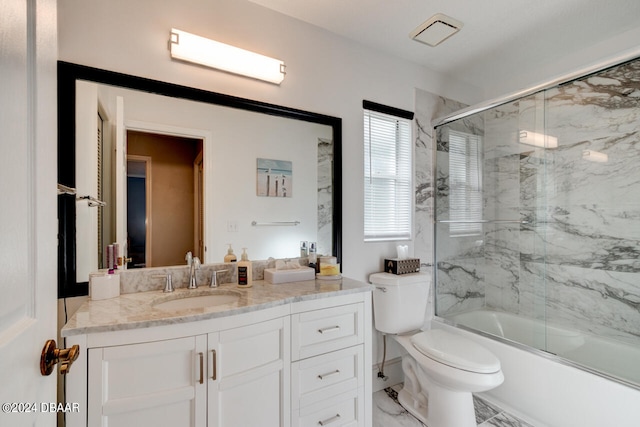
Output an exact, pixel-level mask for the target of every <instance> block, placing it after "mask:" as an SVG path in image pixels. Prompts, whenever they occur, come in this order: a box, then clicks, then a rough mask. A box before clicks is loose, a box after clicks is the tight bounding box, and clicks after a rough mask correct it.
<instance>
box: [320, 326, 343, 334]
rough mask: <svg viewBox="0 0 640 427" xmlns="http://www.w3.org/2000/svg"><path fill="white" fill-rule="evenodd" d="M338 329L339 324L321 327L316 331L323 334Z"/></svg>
mask: <svg viewBox="0 0 640 427" xmlns="http://www.w3.org/2000/svg"><path fill="white" fill-rule="evenodd" d="M339 330H340V326H337V325H336V326H330V327H328V328H322V329H318V332H320V333H321V334H325V333H327V332H334V331H339Z"/></svg>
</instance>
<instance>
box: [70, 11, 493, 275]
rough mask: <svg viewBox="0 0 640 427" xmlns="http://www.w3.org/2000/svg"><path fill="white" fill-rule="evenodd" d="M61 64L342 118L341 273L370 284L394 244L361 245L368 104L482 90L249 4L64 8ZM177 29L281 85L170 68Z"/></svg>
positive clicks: (409, 102)
mask: <svg viewBox="0 0 640 427" xmlns="http://www.w3.org/2000/svg"><path fill="white" fill-rule="evenodd" d="M58 21H59V56H60V59H61V60H63V61H69V62H74V63H79V64H84V65H89V66H93V67H98V68H104V69H109V70H114V71H119V72H124V73H128V74H134V75H139V76H143V77H149V78H153V79H157V80H163V81H168V82H172V83H177V84H183V85H187V86H193V87H198V88H203V89H206V90H211V91H215V92H221V93H228V94H233V95H236V96H241V97H245V98H251V99H257V100H260V101H265V102H270V103H274V104H280V105H285V106H288V107H293V108H300V109H304V110H309V111H314V112H318V113H322V114H328V115H332V116H337V117H341V118H342V120H343V253H344V254H345V257H344V260H343V263H342V264H343V273H344V274H345V275H346V276H348V277H352V278H354V279H360V280H366V279H367V277H368V275H369V273H372V272H375V271H379V270H380V269H381V268H382V259H383V258H384V257H388V256H392V255H394V254H395V243H393V242H391V243H367V244H365V243H364V242H363V223H362V221H363V219H362V218H363V190H362V187H363V182H362V174H363V161H362V157H363V147H362V138H363V131H362V100H363V99H368V100H371V101H375V102H380V103H383V104H387V105H391V106H394V107H398V108H403V109H406V110H410V111H413V109H414V88H416V87H418V88H422V89H424V90H427V91H429V92H432V93H437V94H440V95H443V96H446V97H448V98H451V99H456V100H460V101H462V102H466V103H474V102H478V101H480V100H481V98H482V96H481V95H482V93H481V91H480V90H479V89H478V88H474V87H470V86H468V85H465V84H457V83H456V82H452V81H449V80H447V78H446V77H445V76H442V75H438V74H436V73H433V72H430V71H429V70H427V69H425V68H424V67H421V66H417V65H415V64H412V63H409V62H406V61H403V60H400V59H398V58H395V57H391V56H388V55H383V54H380V53H377V52H375V51H372V50H370V49H368V48H366V47H363V46H360V45H357V44H355V43H352V42H350V41H347V40H346V39H343V38H340V37H337V36H334V35H332V34H330V33H328V32H326V31H324V30H321V29H319V28H317V27H313V26H311V25H309V24H306V23H303V22H301V21H297V20H294V19H292V18H289V17H286V16H284V15H281V14H278V13H275V12H272V11H270V10H268V9H265V8H263V7H261V6H258V5H256V4H253V3H249V2H246V1H244V0H215V1H206V2H205V1H202V0H185V1H181V2H162V3H158V2H156V1H152V0H139V1H135V2H128V1H124V0H116V1H109V2H104V1H97V0H65V1H63V2H60V3H59V5H58ZM172 27H175V28H180V29H184V30H186V31H190V32H193V33H196V34H200V35H203V36H207V37H210V38H214V39H217V40H219V41H222V42H226V43H229V44H234V45H237V46H239V47H243V48H246V49H250V50H254V51H256V52H260V53H263V54H266V55H270V56H274V57H277V58H280V59H283V60H284V61H285V63H286V64H287V75H286V78H285V80H284V82H283V83H282V84H281V85H280V86H275V85H271V84H268V83H263V82H258V81H254V80H250V79H246V78H242V77H238V76H233V75H230V74H225V73H222V72H218V71H215V70H211V69H207V68H204V67H198V66H192V65H188V64H185V63H180V62H174V61H171V59H170V57H169V51H168V49H167V43H168V39H169V31H170V29H171V28H172Z"/></svg>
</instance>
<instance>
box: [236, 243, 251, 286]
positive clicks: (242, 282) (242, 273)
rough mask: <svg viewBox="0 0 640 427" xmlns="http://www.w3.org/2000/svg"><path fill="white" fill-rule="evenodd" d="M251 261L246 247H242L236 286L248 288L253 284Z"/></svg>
mask: <svg viewBox="0 0 640 427" xmlns="http://www.w3.org/2000/svg"><path fill="white" fill-rule="evenodd" d="M252 270H253V269H252V267H251V261H249V257H248V256H247V248H242V255H241V257H240V261H238V287H239V288H250V287H251V286H253V280H252V276H253V271H252Z"/></svg>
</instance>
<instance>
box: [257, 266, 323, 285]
mask: <svg viewBox="0 0 640 427" xmlns="http://www.w3.org/2000/svg"><path fill="white" fill-rule="evenodd" d="M315 278H316V270H315V269H313V268H311V267H302V268H296V269H294V270H276V269H275V268H265V270H264V280H266V281H267V282H269V283H288V282H303V281H305V280H314V279H315Z"/></svg>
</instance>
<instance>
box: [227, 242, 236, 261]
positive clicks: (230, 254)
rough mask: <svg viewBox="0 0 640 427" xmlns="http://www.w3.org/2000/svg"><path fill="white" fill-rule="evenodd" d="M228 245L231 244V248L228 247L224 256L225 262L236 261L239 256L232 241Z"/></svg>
mask: <svg viewBox="0 0 640 427" xmlns="http://www.w3.org/2000/svg"><path fill="white" fill-rule="evenodd" d="M227 245H229V249H227V254H226V255H225V256H224V262H236V261H237V260H238V258H237V257H236V254H234V253H233V248H232V247H231V243H227Z"/></svg>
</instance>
